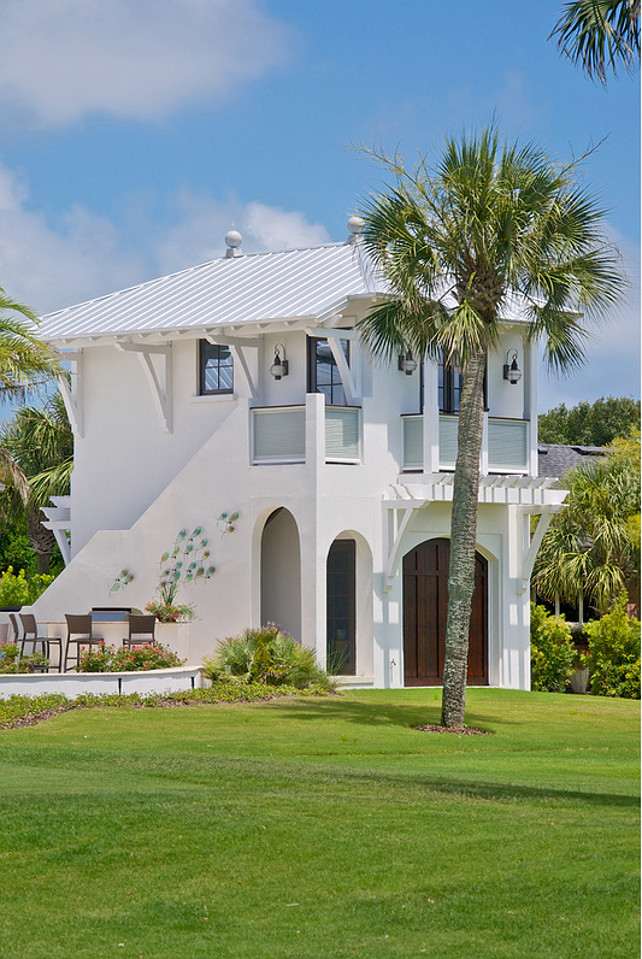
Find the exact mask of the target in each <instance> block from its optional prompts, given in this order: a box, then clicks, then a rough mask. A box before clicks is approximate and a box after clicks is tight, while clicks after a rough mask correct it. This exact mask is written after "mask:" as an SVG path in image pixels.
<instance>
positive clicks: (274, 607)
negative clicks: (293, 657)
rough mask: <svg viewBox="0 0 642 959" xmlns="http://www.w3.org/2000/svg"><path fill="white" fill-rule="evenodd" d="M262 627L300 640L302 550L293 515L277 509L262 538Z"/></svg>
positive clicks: (281, 508) (268, 520)
mask: <svg viewBox="0 0 642 959" xmlns="http://www.w3.org/2000/svg"><path fill="white" fill-rule="evenodd" d="M261 623H262V624H265V623H276V625H277V626H278V627H279V628H280V629H281V630H283V632H284V633H289V635H290V636H293V637H294V639H296V640H298V641H299V642H300V640H301V549H300V545H299V530H298V528H297V525H296V521H295V519H294V516H293V515H292V513H291V512H290V511H289V510H287V509H285V508H283V507H280V508H279V509H275V510H274V512H272V513H270V515H269V516H268V518H267V520H266V522H265V526H264V527H263V532H262V535H261Z"/></svg>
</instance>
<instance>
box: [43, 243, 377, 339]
mask: <svg viewBox="0 0 642 959" xmlns="http://www.w3.org/2000/svg"><path fill="white" fill-rule="evenodd" d="M378 286H379V289H380V290H385V285H384V284H382V283H379V284H378ZM375 292H377V284H376V283H375V281H374V274H373V273H372V270H371V268H369V266H368V261H367V259H366V258H365V256H364V254H363V251H362V250H361V249H360V247H359V245H358V244H346V243H333V244H328V245H326V246H320V247H314V248H311V249H305V250H289V251H285V252H279V253H256V254H250V255H245V256H236V257H230V258H225V257H223V258H221V259H217V260H212V261H210V262H208V263H203V264H201V265H200V266H195V267H191V268H190V269H188V270H182V271H181V272H180V273H173V274H171V275H170V276H163V277H160V278H159V279H156V280H150V281H149V282H147V283H142V284H140V286H135V287H131V288H130V289H127V290H120V291H119V292H117V293H110V294H108V295H107V296H102V297H100V298H99V299H96V300H89V301H87V302H85V303H79V304H78V305H77V306H70V307H67V308H66V309H64V310H58V311H56V312H55V313H49V314H47V315H46V316H44V317H43V318H42V323H41V326H40V335H41V336H42V338H43V339H45V340H48V341H50V342H61V341H67V340H72V339H76V338H81V337H82V338H86V337H102V336H127V335H133V334H144V333H152V332H153V333H158V332H162V331H165V330H166V331H172V330H176V331H178V330H190V329H194V330H200V329H209V328H212V327H216V326H221V327H229V326H240V325H243V324H255V323H261V322H269V321H276V320H287V319H298V318H307V319H309V320H310V321H311V320H313V319H316V320H317V321H320V320H323V319H325V318H326V317H328V316H331V315H332V314H333V313H335V312H337V311H339V310H340V309H341V308H342V307H343V306H344V305H345V303H346V301H347V300H348V299H349V298H350V297H361V296H364V295H368V294H373V293H375Z"/></svg>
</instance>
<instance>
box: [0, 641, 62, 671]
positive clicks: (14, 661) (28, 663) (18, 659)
mask: <svg viewBox="0 0 642 959" xmlns="http://www.w3.org/2000/svg"><path fill="white" fill-rule="evenodd" d="M49 665H50V663H49V660H48V659H47V657H46V656H43V654H42V653H33V654H32V655H31V656H20V647H19V646H18V644H17V643H3V644H2V645H0V673H33V672H35V670H36V669H42V668H46V667H48V666H49Z"/></svg>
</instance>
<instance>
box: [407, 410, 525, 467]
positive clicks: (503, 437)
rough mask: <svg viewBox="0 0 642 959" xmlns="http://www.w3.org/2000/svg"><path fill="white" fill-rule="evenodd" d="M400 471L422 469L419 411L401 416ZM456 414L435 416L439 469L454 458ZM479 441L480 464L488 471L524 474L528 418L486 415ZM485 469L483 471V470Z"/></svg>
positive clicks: (455, 452)
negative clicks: (437, 424)
mask: <svg viewBox="0 0 642 959" xmlns="http://www.w3.org/2000/svg"><path fill="white" fill-rule="evenodd" d="M401 422H402V430H403V440H402V449H403V454H402V455H403V463H402V467H403V469H404V470H408V471H413V470H423V468H424V436H423V416H422V415H421V414H414V415H406V416H402V418H401ZM458 424H459V420H458V418H457V417H456V416H449V415H447V414H440V416H439V469H440V470H453V469H454V468H455V460H456V458H457V427H458ZM485 425H486V428H485V429H484V435H483V440H482V455H481V462H482V464H484V463H487V464H488V465H487V471H488V472H491V473H527V472H528V469H529V455H528V454H529V443H528V432H529V423H528V420H516V419H501V418H499V417H487V422H486V424H485ZM485 471H486V470H484V472H485Z"/></svg>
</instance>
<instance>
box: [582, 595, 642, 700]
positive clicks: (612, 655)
mask: <svg viewBox="0 0 642 959" xmlns="http://www.w3.org/2000/svg"><path fill="white" fill-rule="evenodd" d="M586 635H587V638H588V643H589V651H590V654H591V666H590V669H591V676H590V682H591V692H592V693H593V694H594V695H596V696H621V697H623V698H626V699H639V698H640V621H639V620H638V619H635V618H629V617H628V616H627V614H626V596H625V595H624V594H623V595H622V596H620V597H619V598H618V600H617V601H616V603H615V605H614V607H613V609H612V610H611V611H610V612H608V613H605V615H604V616H602V618H601V619H597V620H593V622H591V623H589V624H588V626H587V627H586Z"/></svg>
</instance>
